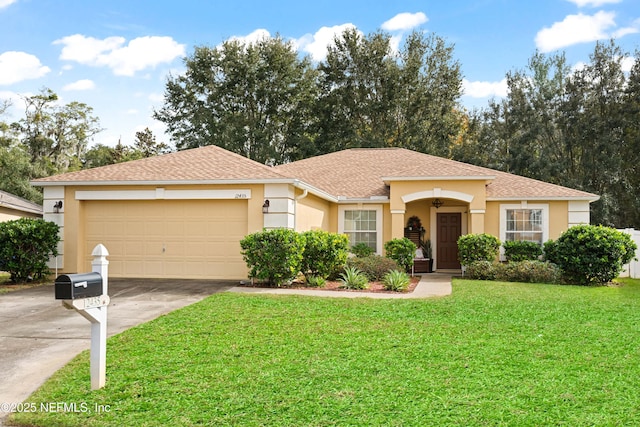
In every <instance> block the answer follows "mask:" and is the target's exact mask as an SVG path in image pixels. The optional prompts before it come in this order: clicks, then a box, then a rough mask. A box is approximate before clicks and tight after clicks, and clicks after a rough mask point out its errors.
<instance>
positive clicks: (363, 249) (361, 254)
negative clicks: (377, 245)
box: [351, 242, 373, 258]
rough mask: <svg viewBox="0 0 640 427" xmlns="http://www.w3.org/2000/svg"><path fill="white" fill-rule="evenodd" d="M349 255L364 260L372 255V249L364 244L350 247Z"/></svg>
mask: <svg viewBox="0 0 640 427" xmlns="http://www.w3.org/2000/svg"><path fill="white" fill-rule="evenodd" d="M351 253H352V254H354V255H355V256H356V257H358V258H366V257H368V256H370V255H373V248H372V247H371V246H369V245H367V244H366V243H362V242H361V243H358V244H355V245H353V246H352V247H351Z"/></svg>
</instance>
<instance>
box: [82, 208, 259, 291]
mask: <svg viewBox="0 0 640 427" xmlns="http://www.w3.org/2000/svg"><path fill="white" fill-rule="evenodd" d="M83 205H84V206H83V216H84V219H85V221H84V222H83V223H84V224H86V230H84V235H85V236H86V239H85V242H86V247H85V248H84V253H89V254H90V253H91V251H92V249H93V248H94V247H95V246H96V245H97V244H98V243H102V244H103V245H105V246H106V247H107V250H108V251H109V254H110V255H109V258H108V259H109V274H110V275H111V276H113V277H164V278H191V279H203V278H206V279H230V278H244V277H246V276H247V268H246V264H245V263H244V261H243V260H242V255H241V254H240V240H241V239H242V238H243V237H244V236H245V235H246V234H247V201H246V200H118V201H111V200H105V201H96V200H91V201H85V202H84V203H83Z"/></svg>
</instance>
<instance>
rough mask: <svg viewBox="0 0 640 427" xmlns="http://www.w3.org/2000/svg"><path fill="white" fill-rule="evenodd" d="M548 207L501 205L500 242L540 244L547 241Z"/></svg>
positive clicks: (524, 204)
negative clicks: (523, 241) (524, 241)
mask: <svg viewBox="0 0 640 427" xmlns="http://www.w3.org/2000/svg"><path fill="white" fill-rule="evenodd" d="M548 209H549V208H548V205H527V204H526V203H523V204H521V205H502V209H501V215H500V229H501V234H502V235H501V236H500V238H501V240H502V241H514V240H515V241H522V240H527V241H530V242H536V243H538V244H539V245H541V246H542V244H543V243H544V242H545V241H546V240H547V239H548V237H547V236H548V234H549V222H548Z"/></svg>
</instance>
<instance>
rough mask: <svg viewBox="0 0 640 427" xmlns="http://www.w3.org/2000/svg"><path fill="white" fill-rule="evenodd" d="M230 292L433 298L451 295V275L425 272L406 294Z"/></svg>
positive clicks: (238, 289) (276, 290)
mask: <svg viewBox="0 0 640 427" xmlns="http://www.w3.org/2000/svg"><path fill="white" fill-rule="evenodd" d="M228 292H243V293H250V294H280V295H308V296H318V297H336V298H380V299H393V298H402V299H406V298H432V297H443V296H447V295H451V275H450V274H442V273H430V274H423V275H422V277H421V278H420V282H418V285H417V286H416V288H415V289H414V291H413V292H411V293H406V294H405V293H387V292H348V291H325V290H322V289H317V290H316V289H286V288H252V287H248V286H235V287H233V288H231V289H229V291H228Z"/></svg>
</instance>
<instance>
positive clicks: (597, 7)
mask: <svg viewBox="0 0 640 427" xmlns="http://www.w3.org/2000/svg"><path fill="white" fill-rule="evenodd" d="M348 26H354V27H356V28H357V29H358V30H359V31H361V32H363V33H365V34H368V33H370V32H373V31H376V30H378V29H381V28H382V29H385V30H386V31H388V32H389V33H390V34H392V36H393V37H394V39H395V40H397V41H398V42H401V41H402V38H403V36H404V35H406V34H407V33H408V32H410V31H411V30H414V29H415V30H421V31H426V32H433V33H436V34H437V35H439V36H441V37H443V38H445V39H446V40H447V42H449V43H451V44H453V45H454V47H455V48H454V57H455V58H456V59H457V60H458V61H460V63H461V65H462V71H463V74H464V79H465V80H464V86H465V95H464V96H463V97H462V103H463V104H464V105H465V106H467V107H468V108H473V107H483V106H485V105H486V104H487V101H488V100H489V99H490V97H500V96H504V94H505V93H506V92H505V91H506V87H505V83H504V78H505V74H506V73H507V72H508V71H510V70H515V69H522V68H524V67H526V65H527V61H528V59H529V58H530V57H531V56H532V54H533V53H534V52H535V51H536V49H538V50H539V51H541V52H549V53H552V52H555V51H557V50H562V51H564V52H565V53H566V55H567V59H568V61H569V63H570V64H572V65H575V66H578V65H579V64H580V63H581V62H587V61H588V56H589V54H590V53H591V52H592V51H593V47H594V45H595V42H596V40H608V39H609V38H611V37H615V38H616V40H617V43H618V44H619V45H620V46H621V47H622V48H623V49H625V50H627V51H630V52H631V53H633V51H634V50H635V49H640V2H639V1H638V0H535V1H530V0H450V1H442V0H430V1H426V0H422V1H417V0H416V1H414V0H395V1H384V2H382V1H377V0H355V1H351V0H342V1H335V0H325V1H322V0H318V1H315V2H301V1H299V0H298V1H290V0H285V1H271V2H268V1H254V0H244V1H243V0H237V1H230V0H225V1H207V0H182V1H165V0H153V1H149V0H109V1H105V0H0V99H10V100H11V102H12V107H11V109H10V110H9V113H8V114H9V117H4V118H3V119H4V120H15V119H18V118H20V117H22V114H23V110H24V103H23V101H22V97H24V96H27V95H31V94H35V93H37V92H38V91H39V90H40V89H41V88H44V87H47V88H50V89H52V90H53V91H54V92H56V93H57V94H58V95H59V97H60V99H61V102H64V103H68V102H71V101H79V102H85V103H87V104H88V105H90V106H91V107H93V109H94V113H95V115H97V116H98V117H99V118H100V122H101V125H102V127H103V128H105V130H104V131H103V132H101V133H100V134H98V135H96V137H95V141H94V142H99V143H103V144H106V145H110V146H113V145H115V144H116V143H117V142H118V139H120V138H121V139H122V142H123V143H125V144H129V145H130V144H132V143H133V141H134V137H135V132H136V131H139V130H143V129H144V128H145V127H149V128H150V129H151V130H152V131H153V132H154V134H155V135H156V136H157V139H158V140H159V141H164V142H169V138H168V136H165V135H164V127H163V125H162V124H161V123H159V122H156V121H154V120H153V119H152V117H151V116H152V111H153V109H154V108H159V107H160V106H162V96H163V92H164V87H165V82H166V78H167V76H168V74H169V73H173V74H174V75H175V74H178V73H180V72H182V71H183V70H184V67H183V64H182V58H183V57H184V56H185V55H189V54H190V53H191V52H192V51H193V47H194V46H201V45H207V46H212V47H215V46H217V45H219V44H220V43H221V42H222V41H224V40H226V39H228V38H230V37H237V38H242V39H246V40H252V39H255V38H256V37H261V36H264V35H275V34H277V33H278V34H280V35H281V36H282V37H284V38H285V39H290V40H292V41H294V43H295V44H296V46H298V50H299V51H300V52H301V53H303V54H308V55H310V56H311V57H312V58H314V59H315V60H322V58H323V56H324V53H325V51H326V44H327V43H329V42H330V41H331V39H332V37H333V35H334V34H335V33H337V32H341V31H342V30H344V29H345V28H346V27H348ZM625 65H626V67H628V68H630V67H631V65H632V59H628V60H627V61H626V62H625Z"/></svg>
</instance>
